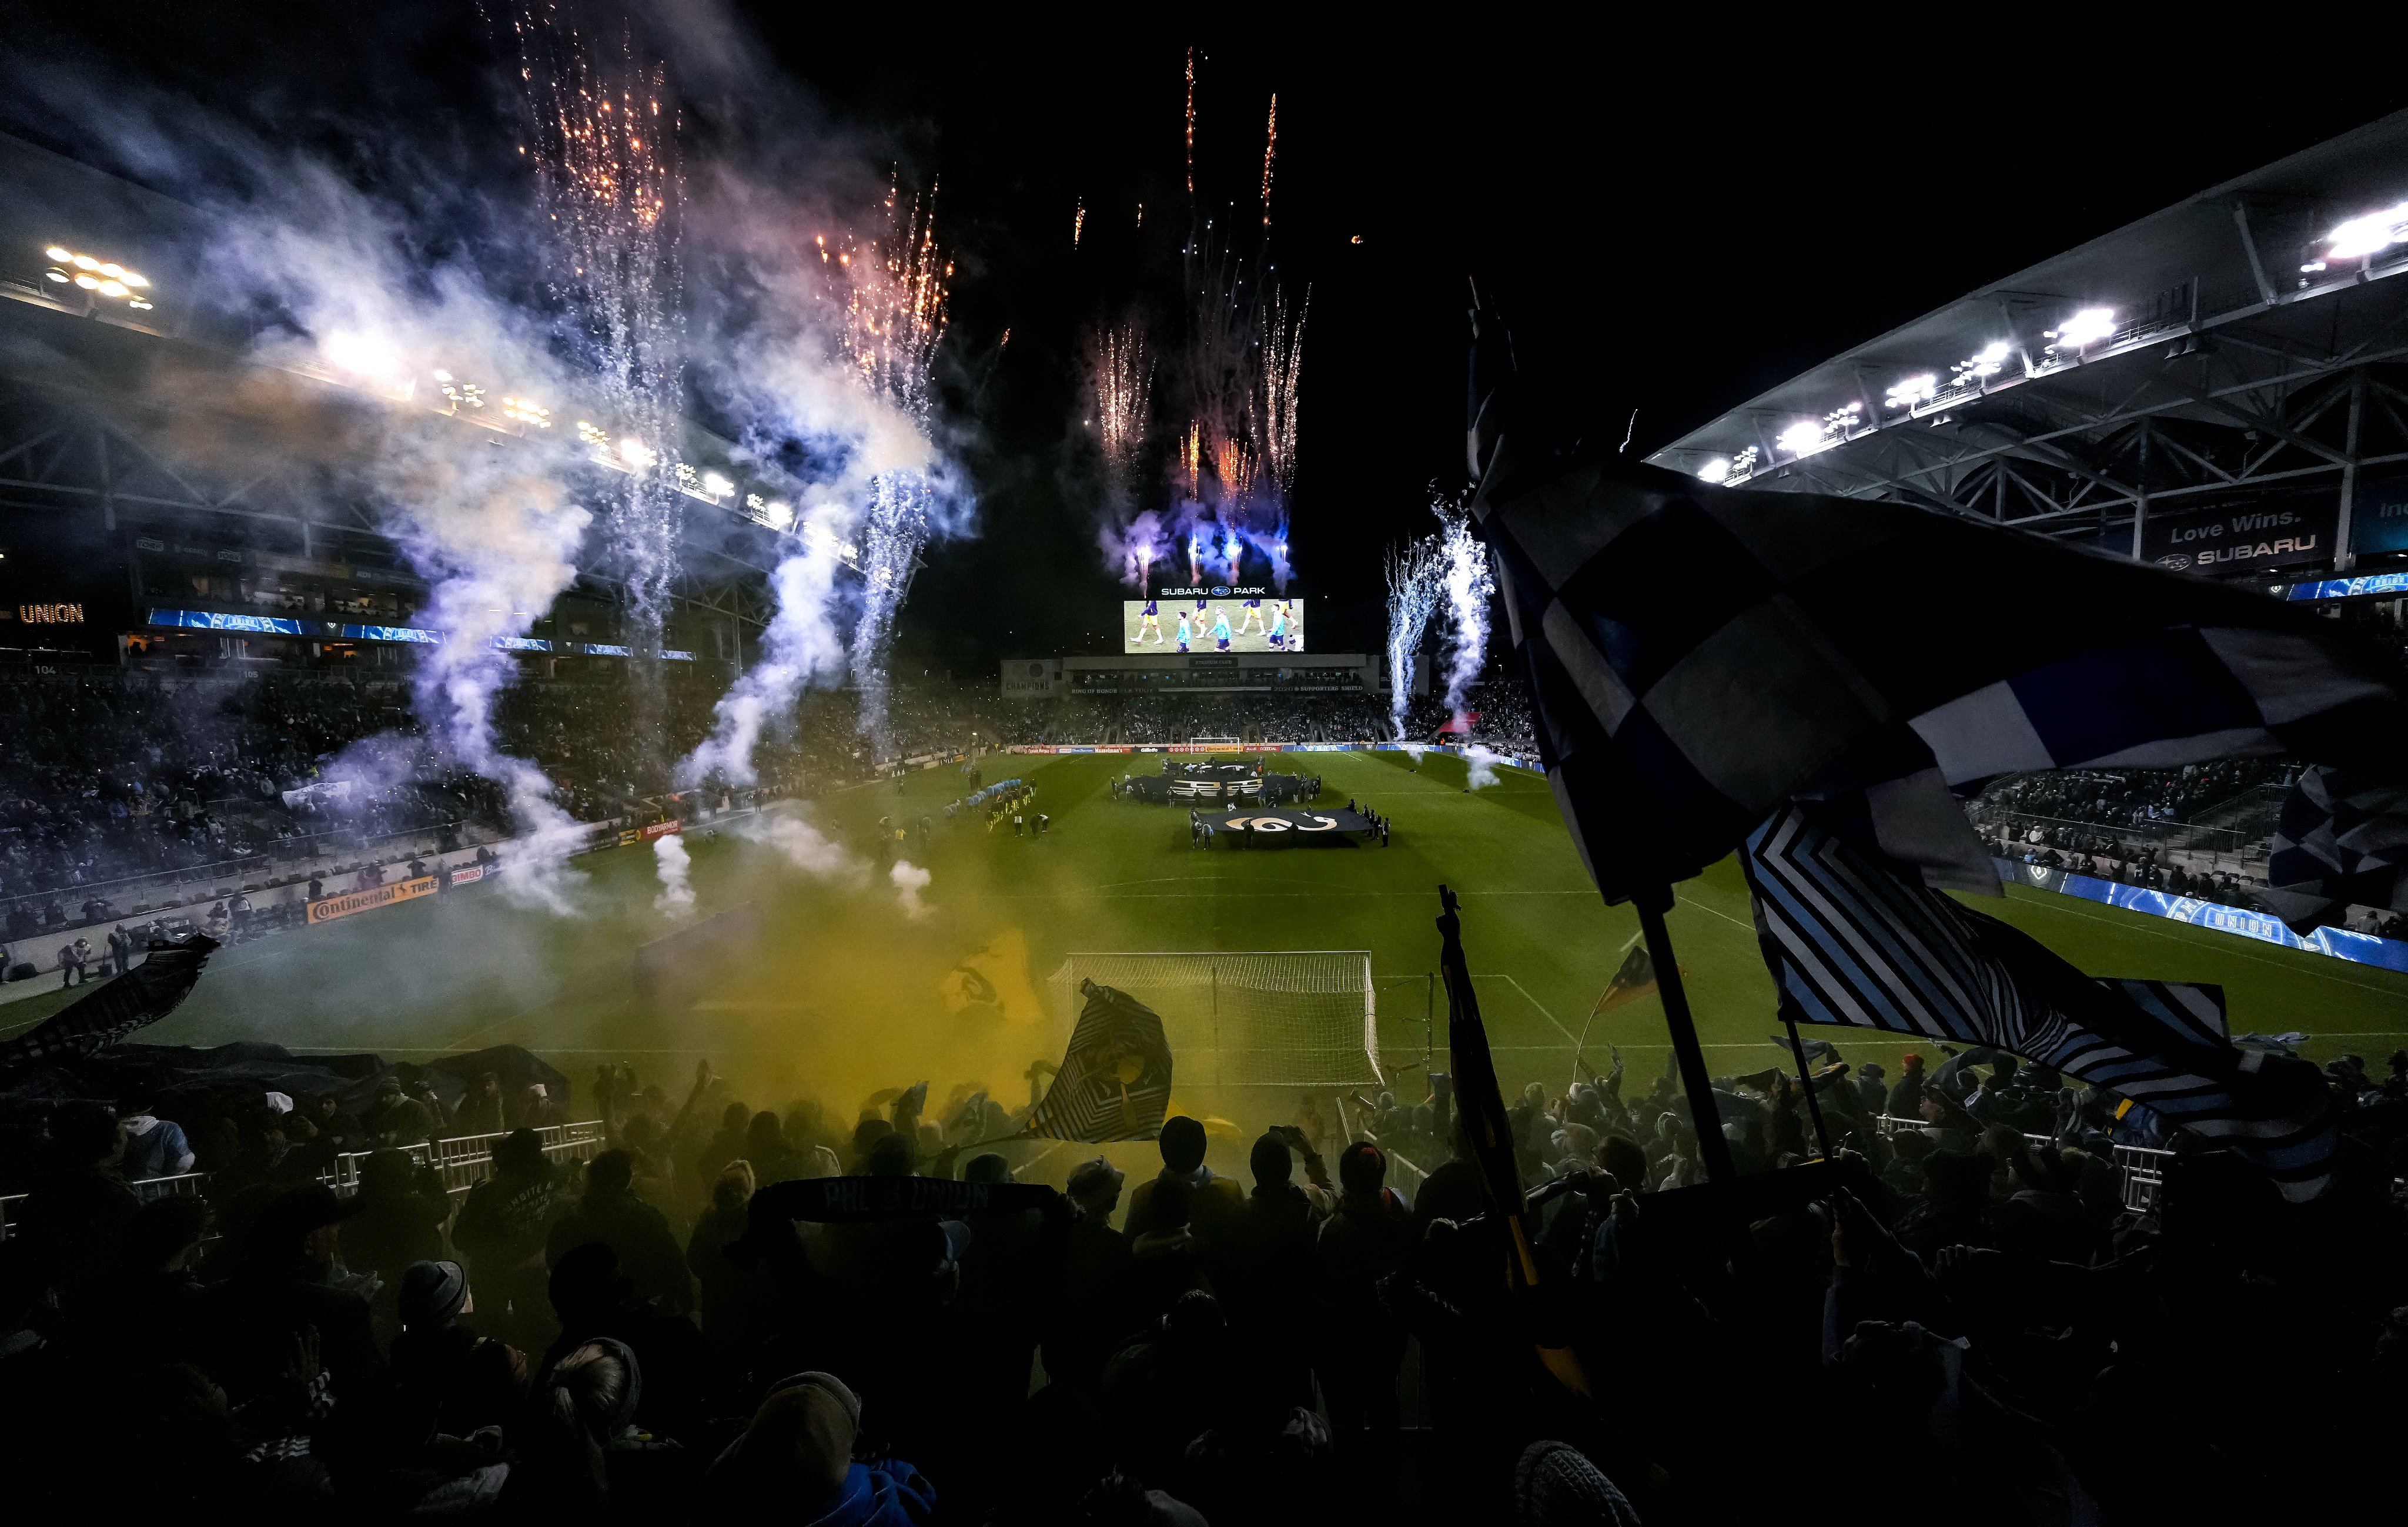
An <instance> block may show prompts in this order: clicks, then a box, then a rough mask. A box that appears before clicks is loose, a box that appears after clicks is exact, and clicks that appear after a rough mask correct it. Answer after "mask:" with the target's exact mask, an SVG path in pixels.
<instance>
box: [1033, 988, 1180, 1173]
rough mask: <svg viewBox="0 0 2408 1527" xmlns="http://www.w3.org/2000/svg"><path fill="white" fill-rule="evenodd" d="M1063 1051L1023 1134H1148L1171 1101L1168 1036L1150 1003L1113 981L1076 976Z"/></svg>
mask: <svg viewBox="0 0 2408 1527" xmlns="http://www.w3.org/2000/svg"><path fill="white" fill-rule="evenodd" d="M1080 992H1081V993H1082V995H1083V996H1085V998H1086V999H1087V1003H1086V1006H1085V1007H1083V1008H1082V1009H1081V1010H1080V1013H1079V1022H1078V1026H1077V1027H1075V1028H1073V1029H1072V1030H1071V1031H1070V1049H1069V1052H1068V1054H1066V1055H1065V1056H1063V1058H1062V1069H1061V1070H1060V1072H1058V1073H1057V1074H1056V1075H1055V1076H1054V1085H1053V1086H1051V1087H1049V1088H1047V1089H1046V1091H1045V1099H1044V1101H1043V1102H1041V1103H1039V1105H1038V1106H1037V1107H1036V1110H1035V1111H1034V1112H1032V1113H1031V1114H1030V1115H1029V1116H1028V1124H1027V1127H1026V1130H1025V1133H1026V1134H1029V1135H1037V1136H1039V1138H1042V1139H1048V1140H1084V1141H1102V1140H1151V1139H1153V1138H1154V1137H1155V1136H1156V1135H1160V1134H1161V1133H1162V1116H1163V1114H1164V1113H1165V1112H1166V1111H1167V1110H1168V1108H1169V1106H1170V1042H1169V1041H1168V1039H1166V1038H1165V1037H1164V1036H1163V1033H1162V1019H1161V1018H1160V1016H1158V1015H1157V1014H1156V1013H1155V1012H1154V1009H1153V1008H1151V1007H1149V1006H1146V1005H1145V1004H1144V1003H1141V1002H1140V1001H1138V1000H1137V999H1136V998H1135V997H1132V996H1130V995H1129V994H1128V993H1127V992H1123V991H1121V990H1119V989H1118V988H1117V987H1111V986H1098V985H1097V984H1096V983H1095V982H1094V981H1086V982H1082V984H1081V986H1080Z"/></svg>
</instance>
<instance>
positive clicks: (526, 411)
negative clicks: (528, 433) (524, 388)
mask: <svg viewBox="0 0 2408 1527" xmlns="http://www.w3.org/2000/svg"><path fill="white" fill-rule="evenodd" d="M502 417H503V418H504V419H509V420H513V421H517V422H518V423H521V424H533V425H534V426H535V427H536V428H537V429H539V430H548V429H550V428H552V410H551V409H549V408H547V407H544V406H543V405H542V404H540V403H538V402H536V401H535V400H534V399H533V398H514V397H506V398H504V399H502Z"/></svg>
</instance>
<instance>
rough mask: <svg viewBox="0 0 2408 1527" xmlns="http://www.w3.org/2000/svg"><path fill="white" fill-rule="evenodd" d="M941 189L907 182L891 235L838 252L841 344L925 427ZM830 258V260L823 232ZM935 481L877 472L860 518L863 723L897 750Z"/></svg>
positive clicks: (937, 303)
mask: <svg viewBox="0 0 2408 1527" xmlns="http://www.w3.org/2000/svg"><path fill="white" fill-rule="evenodd" d="M935 200H936V193H935V192H934V191H933V190H932V191H931V192H930V193H929V197H928V201H927V203H926V205H925V207H924V206H923V204H922V202H921V200H920V198H918V197H916V196H915V197H913V198H912V199H911V201H910V207H909V210H908V211H907V210H905V207H904V202H903V198H902V193H901V188H900V185H899V184H894V185H890V186H889V188H888V191H887V196H886V217H887V235H886V237H885V238H884V239H882V240H879V241H875V242H873V243H871V244H870V245H868V246H866V247H863V246H852V247H848V248H847V249H845V250H842V251H840V252H839V253H838V254H837V255H836V257H835V262H834V264H835V266H836V269H837V271H838V272H839V275H840V276H841V277H842V280H841V282H840V283H839V284H840V286H841V297H840V303H841V306H840V309H839V312H840V321H839V324H838V326H837V335H838V350H839V353H840V354H841V355H842V356H843V358H844V359H845V360H846V361H847V362H848V363H849V364H851V366H852V368H853V372H854V375H855V378H856V380H857V381H858V382H859V383H860V385H861V387H862V389H863V390H864V391H865V392H867V393H868V395H869V396H870V397H871V398H873V399H876V400H878V401H880V402H882V403H885V404H887V405H889V406H891V407H894V408H896V409H897V410H899V411H900V412H901V413H903V414H904V415H905V416H906V417H907V418H909V419H910V420H911V421H913V423H914V424H915V425H917V426H918V427H919V428H920V429H921V430H922V432H923V433H924V434H925V431H926V428H927V423H928V416H929V408H930V404H931V401H932V399H931V395H930V389H931V387H932V384H933V381H934V378H935V373H936V361H937V350H938V347H939V346H940V345H941V344H943V342H944V337H945V326H946V321H947V317H948V314H947V307H946V305H947V302H948V300H949V298H950V295H951V285H952V281H953V264H952V262H951V261H949V260H947V259H945V258H944V256H943V255H942V253H941V252H940V251H939V248H938V245H937V232H936V210H935ZM821 258H822V260H823V261H825V260H827V259H828V252H827V250H826V247H825V244H824V241H823V243H822V246H821ZM935 510H936V490H935V488H934V486H933V485H932V484H931V483H930V482H929V480H928V479H927V478H926V477H925V475H924V474H922V473H919V472H916V471H910V470H894V471H888V472H882V473H881V474H879V475H878V476H877V477H876V478H873V479H872V481H871V484H870V492H869V497H868V503H867V505H866V506H865V508H864V513H863V521H862V527H861V572H862V578H863V586H862V596H861V598H862V607H861V618H860V620H859V621H856V622H855V623H854V626H853V640H852V643H851V649H850V653H849V658H850V662H851V664H852V668H853V684H854V687H855V689H856V690H857V691H858V692H859V695H860V702H861V704H860V716H859V726H860V730H861V734H862V735H863V736H865V737H867V738H868V739H869V742H870V746H871V752H872V754H873V756H875V757H877V758H880V759H884V758H887V757H890V756H892V753H893V746H892V744H893V735H892V731H891V729H890V727H889V726H888V722H887V711H886V697H887V673H886V649H887V645H888V643H889V641H890V639H891V638H892V636H893V635H894V629H895V617H896V612H897V611H898V610H900V609H901V607H902V604H903V599H904V596H905V595H906V594H907V593H909V592H910V587H911V578H912V575H913V574H914V573H915V572H917V571H918V569H919V565H920V551H921V549H922V548H923V547H925V545H926V544H927V540H928V535H929V532H930V528H931V525H932V522H933V521H934V518H935Z"/></svg>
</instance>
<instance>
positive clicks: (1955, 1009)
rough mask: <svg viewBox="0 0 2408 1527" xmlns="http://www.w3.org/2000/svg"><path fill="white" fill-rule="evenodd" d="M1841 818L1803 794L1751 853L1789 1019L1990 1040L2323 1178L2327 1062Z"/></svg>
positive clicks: (2286, 1190)
mask: <svg viewBox="0 0 2408 1527" xmlns="http://www.w3.org/2000/svg"><path fill="white" fill-rule="evenodd" d="M1843 820H1844V819H1843V816H1842V813H1841V812H1840V811H1839V810H1838V809H1837V808H1836V807H1835V806H1832V805H1829V804H1826V803H1820V802H1814V803H1808V802H1793V803H1791V804H1790V805H1788V806H1785V807H1784V808H1782V809H1781V810H1779V811H1776V812H1774V813H1773V814H1772V816H1771V817H1770V820H1768V821H1766V822H1765V823H1764V824H1763V825H1762V826H1760V827H1758V828H1757V829H1756V831H1755V832H1754V833H1753V834H1751V835H1749V837H1748V840H1747V851H1746V853H1745V854H1744V855H1743V856H1742V859H1741V864H1742V868H1743V869H1744V870H1745V871H1746V873H1747V880H1748V886H1749V889H1750V890H1751V891H1753V892H1755V896H1756V935H1757V937H1758V939H1759V941H1760V942H1761V943H1762V945H1763V949H1764V958H1765V963H1767V964H1768V965H1770V967H1771V969H1772V978H1773V984H1774V985H1775V986H1776V987H1777V988H1778V989H1779V992H1780V994H1781V1003H1782V1006H1783V1008H1784V1010H1785V1011H1786V1012H1787V1013H1788V1015H1789V1016H1790V1017H1791V1018H1792V1019H1793V1020H1796V1021H1798V1022H1799V1023H1831V1024H1843V1025H1847V1026H1850V1027H1855V1028H1871V1029H1886V1030H1889V1031H1891V1032H1893V1033H1898V1034H1912V1035H1921V1036H1923V1037H1925V1038H1928V1039H1947V1040H1952V1041H1956V1042H1958V1043H1963V1044H1975V1045H1992V1046H1996V1047H1997V1048H1998V1049H2003V1050H2007V1051H2010V1052H2012V1053H2014V1054H2016V1055H2020V1056H2023V1057H2024V1058H2026V1059H2027V1060H2031V1061H2036V1062H2038V1063H2041V1064H2042V1065H2047V1066H2053V1067H2055V1068H2056V1069H2057V1070H2058V1071H2061V1072H2063V1073H2064V1074H2065V1075H2067V1076H2069V1077H2075V1078H2077V1079H2079V1080H2081V1081H2084V1082H2086V1083H2088V1084H2090V1085H2091V1086H2094V1087H2100V1088H2105V1089H2107V1090H2109V1091H2111V1092H2115V1093H2119V1094H2121V1095H2123V1096H2125V1097H2128V1098H2131V1099H2132V1100H2134V1101H2135V1102H2137V1103H2140V1104H2142V1105H2143V1106H2147V1107H2149V1108H2152V1109H2154V1110H2156V1112H2157V1114H2159V1115H2160V1116H2161V1117H2163V1118H2164V1119H2165V1120H2167V1121H2168V1122H2169V1123H2171V1124H2173V1125H2175V1126H2177V1127H2179V1128H2182V1129H2185V1130H2187V1131H2189V1132H2190V1133H2191V1134H2193V1135H2198V1136H2200V1138H2202V1139H2204V1140H2206V1141H2208V1142H2209V1143H2211V1144H2213V1145H2216V1146H2221V1147H2226V1148H2229V1149H2231V1150H2232V1151H2233V1153H2234V1154H2236V1155H2238V1156H2240V1157H2241V1158H2242V1159H2243V1160H2245V1161H2248V1162H2250V1163H2254V1164H2255V1165H2257V1166H2258V1167H2260V1168H2262V1169H2263V1170H2264V1171H2265V1172H2266V1173H2267V1174H2268V1175H2269V1176H2270V1177H2272V1178H2273V1179H2274V1182H2275V1184H2276V1186H2277V1187H2279V1188H2280V1189H2281V1190H2282V1192H2283V1195H2284V1196H2285V1197H2286V1198H2289V1199H2294V1200H2297V1199H2305V1198H2312V1197H2314V1196H2315V1194H2316V1193H2318V1192H2322V1191H2323V1188H2324V1186H2325V1183H2326V1180H2327V1178H2328V1177H2329V1173H2330V1170H2331V1162H2332V1156H2333V1151H2334V1149H2335V1146H2336V1143H2337V1141H2338V1137H2339V1128H2338V1115H2337V1110H2336V1108H2335V1106H2334V1103H2333V1100H2332V1096H2331V1093H2330V1092H2329V1090H2328V1089H2327V1087H2326V1085H2325V1081H2324V1078H2323V1077H2322V1076H2321V1075H2320V1074H2318V1072H2317V1071H2316V1068H2315V1066H2314V1065H2312V1064H2310V1063H2307V1062H2305V1061H2296V1060H2288V1059H2286V1058H2284V1057H2282V1056H2279V1055H2269V1054H2266V1053H2264V1052H2262V1051H2258V1050H2254V1049H2238V1048H2236V1047H2235V1046H2233V1045H2232V1044H2231V1043H2230V1042H2229V1040H2228V1038H2227V1036H2226V1032H2225V1025H2224V999H2223V993H2222V992H2220V991H2219V990H2218V989H2217V988H2214V987H2207V986H2188V985H2182V984H2178V983H2175V982H2170V981H2119V980H2094V979H2092V978H2089V977H2087V976H2085V975H2083V974H2082V973H2081V972H2080V971H2078V970H2076V969H2074V968H2073V967H2072V966H2071V965H2070V964H2068V963H2065V962H2064V961H2063V960H2061V959H2059V958H2057V956H2056V955H2055V954H2052V953H2051V952H2049V950H2047V949H2044V948H2042V946H2041V945H2040V944H2039V943H2038V942H2037V941H2035V940H2033V939H2032V938H2030V937H2029V936H2028V935H2025V934H2023V933H2020V932H2018V931H2017V930H2015V929H2014V928H2011V927H2009V926H2008V925H2007V924H2005V923H2003V922H2000V921H1999V920H1997V919H1995V918H1991V917H1986V916H1984V915H1983V914H1982V913H1980V912H1976V911H1974V910H1972V909H1971V907H1967V906H1961V905H1959V904H1958V903H1957V902H1955V901H1952V900H1951V899H1950V898H1949V897H1947V896H1946V895H1944V894H1942V893H1941V892H1937V891H1933V890H1931V889H1929V888H1928V887H1927V886H1925V885H1924V884H1922V883H1921V881H1920V879H1919V878H1915V877H1914V873H1913V871H1912V870H1911V869H1909V868H1908V867H1907V866H1904V865H1900V864H1898V863H1896V862H1894V861H1892V860H1890V859H1888V858H1887V857H1886V856H1885V855H1884V854H1882V853H1881V852H1880V850H1878V849H1872V848H1870V847H1868V846H1867V845H1866V844H1865V843H1864V842H1863V841H1861V839H1860V838H1859V837H1858V836H1857V835H1856V834H1855V833H1854V832H1843V831H1842V830H1841V828H1842V821H1843Z"/></svg>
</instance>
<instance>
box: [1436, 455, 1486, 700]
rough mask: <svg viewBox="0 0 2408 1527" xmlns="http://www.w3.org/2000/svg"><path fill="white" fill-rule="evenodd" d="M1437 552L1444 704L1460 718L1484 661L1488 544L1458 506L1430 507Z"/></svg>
mask: <svg viewBox="0 0 2408 1527" xmlns="http://www.w3.org/2000/svg"><path fill="white" fill-rule="evenodd" d="M1436 508H1437V513H1438V519H1439V525H1440V527H1441V528H1440V543H1441V552H1440V555H1441V559H1442V561H1443V563H1444V565H1445V569H1446V607H1447V617H1448V621H1449V623H1450V624H1451V625H1452V627H1453V630H1452V632H1451V633H1450V641H1449V644H1448V662H1447V673H1446V707H1447V710H1448V711H1449V712H1450V713H1451V714H1452V715H1454V716H1455V719H1456V720H1457V721H1461V720H1462V718H1463V714H1464V702H1465V700H1466V699H1467V697H1468V696H1469V693H1470V691H1471V686H1472V684H1473V682H1474V681H1476V680H1477V679H1478V678H1480V670H1481V668H1482V667H1483V666H1484V665H1485V664H1486V663H1487V661H1488V602H1489V600H1490V599H1491V598H1493V597H1494V596H1495V595H1496V592H1497V578H1496V575H1495V574H1494V573H1492V572H1491V571H1490V570H1489V565H1488V549H1487V548H1485V547H1484V546H1482V545H1481V544H1480V541H1479V539H1478V538H1477V537H1475V536H1474V535H1472V534H1471V516H1470V515H1469V513H1467V512H1466V511H1465V510H1464V508H1463V507H1462V506H1460V505H1450V504H1443V503H1442V504H1440V505H1438V506H1436Z"/></svg>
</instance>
